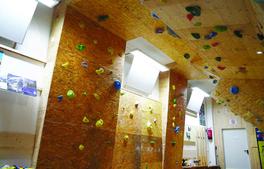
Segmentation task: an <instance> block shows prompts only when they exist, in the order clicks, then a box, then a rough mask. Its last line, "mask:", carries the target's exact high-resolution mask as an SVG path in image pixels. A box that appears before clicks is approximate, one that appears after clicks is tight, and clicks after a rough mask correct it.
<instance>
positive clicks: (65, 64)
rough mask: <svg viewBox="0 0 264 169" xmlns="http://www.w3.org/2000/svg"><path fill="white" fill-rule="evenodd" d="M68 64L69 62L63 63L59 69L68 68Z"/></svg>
mask: <svg viewBox="0 0 264 169" xmlns="http://www.w3.org/2000/svg"><path fill="white" fill-rule="evenodd" d="M69 64H70V63H69V62H65V63H63V64H61V67H63V68H68V66H69Z"/></svg>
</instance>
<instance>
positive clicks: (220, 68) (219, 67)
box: [217, 66, 226, 70]
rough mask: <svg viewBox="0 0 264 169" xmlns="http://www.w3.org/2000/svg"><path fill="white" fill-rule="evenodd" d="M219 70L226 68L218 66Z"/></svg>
mask: <svg viewBox="0 0 264 169" xmlns="http://www.w3.org/2000/svg"><path fill="white" fill-rule="evenodd" d="M217 68H218V69H219V70H225V68H226V67H225V66H217Z"/></svg>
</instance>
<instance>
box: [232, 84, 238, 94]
mask: <svg viewBox="0 0 264 169" xmlns="http://www.w3.org/2000/svg"><path fill="white" fill-rule="evenodd" d="M230 93H232V94H238V93H239V87H237V86H232V87H231V88H230Z"/></svg>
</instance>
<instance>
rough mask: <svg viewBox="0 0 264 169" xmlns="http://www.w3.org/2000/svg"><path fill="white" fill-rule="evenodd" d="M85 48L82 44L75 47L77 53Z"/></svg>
mask: <svg viewBox="0 0 264 169" xmlns="http://www.w3.org/2000/svg"><path fill="white" fill-rule="evenodd" d="M85 48H86V46H85V45H84V44H78V45H77V46H76V49H78V50H79V51H83V50H84V49H85Z"/></svg>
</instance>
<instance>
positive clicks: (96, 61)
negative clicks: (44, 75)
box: [38, 7, 125, 169]
mask: <svg viewBox="0 0 264 169" xmlns="http://www.w3.org/2000/svg"><path fill="white" fill-rule="evenodd" d="M94 41H97V43H94ZM80 43H81V44H84V45H86V48H85V50H84V51H78V50H77V49H76V46H77V45H78V44H80ZM109 47H111V48H113V51H114V52H113V54H112V55H111V54H110V53H109V52H108V50H107V49H108V48H109ZM124 49H125V41H124V40H122V39H120V38H119V37H117V36H115V35H114V34H112V33H110V32H108V31H106V30H105V29H104V28H101V27H100V26H98V25H97V24H95V23H94V22H92V21H90V20H89V19H88V18H86V17H85V16H83V15H82V14H80V13H78V12H77V11H76V10H75V9H73V8H72V7H68V9H67V12H66V16H65V21H64V26H63V30H62V35H61V41H60V45H59V50H58V55H57V60H56V66H55V70H54V74H53V80H52V85H51V90H50V95H49V100H48V108H47V112H46V117H45V123H44V128H43V135H42V141H41V146H40V153H39V158H38V168H39V169H41V168H43V169H48V168H52V169H54V168H56V169H57V168H58V169H59V168H65V169H67V168H68V169H72V168H89V169H100V168H103V169H110V168H111V167H112V159H113V147H114V143H115V130H116V124H117V112H118V104H119V94H120V93H119V92H118V91H116V90H115V89H114V87H113V82H114V80H116V79H121V76H122V62H123V58H122V57H121V56H122V55H123V53H124ZM84 60H87V61H88V68H83V67H82V66H81V62H82V61H84ZM66 62H69V66H68V67H67V68H63V67H62V66H61V65H62V64H63V63H66ZM100 67H103V68H104V69H105V73H104V74H102V75H97V74H96V73H95V70H96V69H98V68H100ZM70 89H71V90H73V91H74V92H75V94H76V97H75V98H73V99H68V98H67V96H66V93H67V91H68V90H70ZM83 92H86V93H87V95H83ZM93 93H97V94H99V95H100V100H96V99H95V98H94V96H93ZM59 95H63V100H62V101H61V102H59V101H58V99H57V97H58V96H59ZM84 116H87V117H88V119H89V121H90V122H89V123H88V124H84V123H83V122H82V119H83V117H84ZM98 119H103V120H104V125H103V127H102V128H96V127H95V123H96V121H97V120H98ZM80 144H83V145H84V146H85V148H84V150H83V151H80V150H79V148H78V147H79V145H80Z"/></svg>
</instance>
